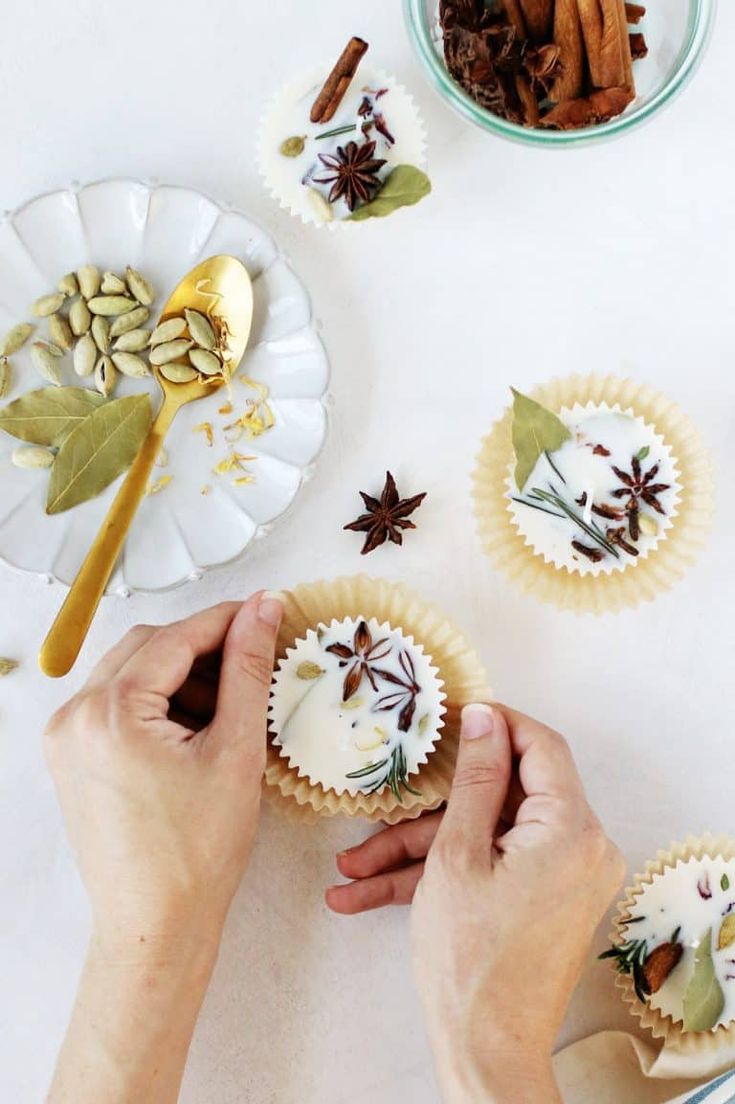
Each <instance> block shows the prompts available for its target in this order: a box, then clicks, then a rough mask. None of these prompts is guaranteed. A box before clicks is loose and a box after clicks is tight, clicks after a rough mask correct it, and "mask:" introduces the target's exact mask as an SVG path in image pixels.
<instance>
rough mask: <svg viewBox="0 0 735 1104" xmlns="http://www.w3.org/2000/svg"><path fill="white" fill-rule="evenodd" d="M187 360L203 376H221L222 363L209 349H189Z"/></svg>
mask: <svg viewBox="0 0 735 1104" xmlns="http://www.w3.org/2000/svg"><path fill="white" fill-rule="evenodd" d="M189 360H190V361H191V363H192V364H193V365H194V367H195V368H196V370H197V372H201V373H202V375H203V376H221V375H222V361H221V360H220V359H219V357H218V356H217V355H216V354H215V353H210V351H209V349H190V350H189Z"/></svg>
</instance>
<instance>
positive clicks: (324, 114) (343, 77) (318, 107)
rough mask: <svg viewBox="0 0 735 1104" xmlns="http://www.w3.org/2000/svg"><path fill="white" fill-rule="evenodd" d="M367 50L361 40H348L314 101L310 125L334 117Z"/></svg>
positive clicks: (327, 120) (365, 43) (324, 121)
mask: <svg viewBox="0 0 735 1104" xmlns="http://www.w3.org/2000/svg"><path fill="white" fill-rule="evenodd" d="M367 50H368V44H367V42H363V40H362V39H361V38H351V39H350V41H349V42H348V43H347V45H346V46H345V48H344V50H343V51H342V53H341V54H340V56H339V58H338V60H337V64H336V65H335V67H334V69H332V72H331V73H330V74H329V76H328V77H327V79H326V81H325V82H324V87H323V88H322V90H321V92H320V93H319V95H318V96H317V98H316V99H315V100H314V105H313V107H312V109H311V114H310V116H309V118H310V119H311V121H312V123H328V122H329V120H330V119H331V118H332V117H333V116H334V113H335V111H336V110H337V108H338V107H339V105H340V104H341V103H342V100H343V99H344V95H345V93H346V91H347V89H348V88H349V87H350V85H351V84H352V78H353V77H354V75H355V73H356V72H357V67H358V65H359V64H360V62H361V61H362V59H363V58H364V56H365V54H366V53H367Z"/></svg>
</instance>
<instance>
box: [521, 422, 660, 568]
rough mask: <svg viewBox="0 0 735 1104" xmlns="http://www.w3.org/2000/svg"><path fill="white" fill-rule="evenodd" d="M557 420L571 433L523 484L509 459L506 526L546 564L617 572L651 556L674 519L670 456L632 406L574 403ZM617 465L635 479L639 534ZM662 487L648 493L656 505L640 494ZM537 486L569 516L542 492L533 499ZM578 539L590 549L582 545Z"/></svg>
mask: <svg viewBox="0 0 735 1104" xmlns="http://www.w3.org/2000/svg"><path fill="white" fill-rule="evenodd" d="M559 418H560V419H561V421H562V422H564V424H565V425H566V426H567V428H568V429H569V431H570V437H569V439H568V440H567V441H565V442H564V444H563V445H562V446H561V448H559V449H557V450H556V451H555V452H553V453H551V454H549V455H547V454H546V453H542V454H541V456H540V457H539V459H538V460H537V462H536V465H535V467H534V469H533V471H532V472H531V475H530V476H529V479H528V481H527V482H526V485H525V487H524V488H523V489H522V490H519V488H518V487H517V486H516V482H515V461H514V462H513V464H512V465H511V468H510V470H509V474H508V479H507V483H506V497H507V499H508V510H509V512H510V515H511V519H512V524H513V525H514V526H515V527H516V529H517V530H518V532H519V533H520V534H521V535H522V536H523V537H524V539H525V542H526V544H527V545H529V546H530V547H531V548H532V549H533V550H534V552H535V553H537V554H538V555H540V556H543V558H544V560H545V561H546V563H553V564H554V565H555V566H556V567H559V568H566V570H567V571H573V572H578V573H579V574H582V575H587V574H590V575H597V574H599V573H601V572H605V573H607V574H610V573H611V572H613V571H623V570H625V568H627V567H630V566H631V565H633V564H635V563H636V562H637V561H638V559H642V558H645V557H646V556H648V555H650V554H651V553H652V552H653V551H654V550H655V548H656V547H657V545H658V544H659V542H660V541H662V540H665V538H666V531H667V530H668V529H670V528H671V526H672V524H673V521H672V519H673V518H674V517H675V516H676V513H677V510H676V506H677V502H678V501H679V498H680V493H681V487H680V484H679V482H678V478H679V473H678V471H677V467H676V460H675V457H673V456H672V455H671V450H670V448H669V447H668V446H667V445H666V443H665V442H664V440H663V438H662V437H660V436H659V435H658V434H657V433H656V431H655V429H654V428H653V427H652V426H650V425H647V424H646V423H645V422H644V421H643V419H642V418H640V417H637V416H636V415H635V414H634V413H633V411H631V410H626V411H623V410H621V409H620V407H619V406H615V407H609V406H607V404H604V403H603V404H600V405H595V404H593V403H588V405H587V406H584V407H583V406H581V405H579V404H576V405H575V406H574V407H573V408H572V409H568V408H566V407H565V408H564V409H562V410H561V411H560V413H559ZM634 458H639V459H637V460H634ZM636 463H637V465H638V469H639V472H640V475H639V477H638V478H636V477H635V470H636V469H635V465H636ZM616 468H617V469H618V472H623V473H625V474H626V475H627V476H628V477H630V478H632V479H633V482H634V483H636V484H637V488H636V496H635V497H636V502H637V507H638V519H639V532H638V535H637V538H635V539H634V537H633V536H632V535H631V529H630V524H629V521H630V519H629V516H628V514H627V513H626V507H627V506H628V504H629V503H630V502H631V495H630V494H629V493H628V490H627V489H626V487H627V484H626V481H625V480H624V479H623V478H621V476H620V475H618V474H616V471H615V469H616ZM646 479H648V482H647V483H646V482H645V481H646ZM660 486H665V487H666V489H665V490H662V491H657V493H656V494H655V495H654V496H653V497H654V500H655V503H656V504H657V506H658V508H656V505H654V503H652V502H646V500H645V499H646V494H644V493H643V492H647V488H648V487H650V488H654V489H656V488H658V487H660ZM538 491H540V492H541V493H542V494H543V495H545V496H548V495H550V494H553V495H555V496H557V497H559V498H561V499H562V500H563V501H564V503H565V504H566V506H567V508H568V510H570V511H571V512H572V514H573V515H574V517H570V516H569V514H568V513H567V512H565V511H564V509H562V508H561V507H560V506H559V505H558V503H555V502H551V501H549V499H548V497H546V498H545V499H544V500H539V499H538V498H537V497H535V494H536V492H538ZM649 498H650V496H649ZM600 510H603V511H605V510H607V511H609V510H612V511H615V512H618V513H619V514H620V517H619V518H610V517H607V516H601V515H600V513H599V511H600ZM580 523H581V524H580ZM585 527H586V528H585ZM590 528H591V529H592V530H593V531H594V532H595V533H597V535H598V537H601V538H602V539H603V540H604V541H606V542H607V543H608V544H612V545H613V550H611V549H610V548H609V547H605V545H604V544H603V543H601V542H600V540H596V539H595V537H593V536H592V535H591V534H590V532H589V530H590ZM609 530H612V531H613V533H614V531H616V530H618V531H621V530H622V537H623V540H624V542H625V543H624V544H618V543H617V542H616V538H615V536H614V535H613V536H612V537H609V536H608V531H609ZM580 544H581V545H583V546H584V549H587V550H591V552H590V551H587V552H585V551H584V550H582V549H580V547H579V545H580ZM626 546H627V547H626ZM631 548H633V549H635V551H636V552H637V556H636V555H634V554H633V552H632V551H631V550H630V549H631Z"/></svg>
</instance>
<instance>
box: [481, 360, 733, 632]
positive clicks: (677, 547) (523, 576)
mask: <svg viewBox="0 0 735 1104" xmlns="http://www.w3.org/2000/svg"><path fill="white" fill-rule="evenodd" d="M531 398H533V399H535V400H536V401H537V402H540V403H542V404H543V405H544V406H546V407H547V408H548V409H550V410H553V411H555V412H558V411H560V410H561V409H562V408H563V407H569V408H571V407H573V406H574V404H575V403H580V404H581V405H583V406H584V405H586V404H587V403H595V404H600V403H607V404H608V406H611V407H613V406H615V405H616V404H618V405H619V407H620V409H621V410H622V411H624V412H625V411H632V412H633V413H634V414H636V415H639V416H640V417H642V418H643V419H644V421H645V422H647V423H648V424H649V425H651V426H653V427H654V429H655V430H656V433H658V434H659V435H660V436H662V437H663V439H664V441H665V443H666V444H667V445H668V446H670V448H671V452H672V456H673V459H674V461H675V462H676V466H677V469H678V471H679V482H680V484H681V497H680V499H679V502H678V503H677V512H676V516H674V517H673V518H672V522H673V524H672V525H671V527H670V528H669V529H667V530H666V537H665V540H661V541H660V542H659V544H658V545H657V546H656V548H655V549H652V550H651V551H650V552H649V553H648V555H647V556H646V557H641V559H640V560H639V561H638V562H636V563H632V564H629V565H628V566H626V567H625V568H624V569H623V570H622V571H614V572H611V573H610V574H599V575H582V574H580V573H578V572H575V571H569V570H568V569H567V568H566V567H562V568H560V567H556V566H554V564H552V563H547V562H545V561H544V558H543V556H541V555H539V554H537V553H535V552H534V551H533V549H532V548H530V547H529V546H528V544H527V543H526V541H525V538H524V537H523V536H522V534H521V533H519V532H518V530H517V529H516V528H515V527H514V525H513V522H512V518H511V514H510V511H509V510H508V500H507V498H506V481H507V478H508V471H509V468H510V465H511V463H512V461H513V455H514V454H513V443H512V439H511V427H512V422H513V412H512V409H511V408H509V409H508V410H507V411H506V413H505V414H504V416H503V417H502V418H501V419H500V420H499V421H497V422H496V423H495V425H494V426H493V428H492V430H491V431H490V433H489V434H488V436H487V437H486V438H485V439H484V441H483V442H482V447H481V449H480V454H479V456H478V459H477V466H476V468H475V471H474V473H473V477H472V482H473V487H472V498H473V508H474V513H475V516H476V518H477V523H478V533H479V536H480V540H481V541H482V546H483V549H484V551H485V552H486V553H487V554H488V556H490V558H491V559H492V560H493V562H494V563H495V565H496V566H497V567H499V568H500V569H501V570H502V571H504V572H505V574H506V575H507V576H508V578H510V579H511V580H512V581H513V582H514V583H517V584H518V585H519V586H520V587H521V588H522V589H523V590H524V591H526V592H527V593H530V594H533V595H534V596H535V597H537V598H540V599H541V601H544V602H548V603H551V604H552V605H555V606H557V607H558V608H559V609H564V610H570V611H572V612H574V613H596V614H601V613H605V612H617V611H619V610H621V609H624V608H626V607H633V606H637V605H638V604H639V603H641V602H644V601H651V600H653V599H654V598H655V597H656V595H657V594H658V593H660V592H661V591H665V590H668V589H669V588H670V587H672V586H673V585H674V583H675V582H676V581H677V580H678V579H680V578H681V576H682V575H683V574H684V572H685V570H686V568H687V567H688V566H689V565H690V564H691V563H692V562H693V561H694V559H695V558H696V556H697V554H698V553H699V551H700V549H701V547H702V545H703V544H704V542H705V540H706V538H707V535H708V533H709V530H710V527H711V524H712V515H713V512H714V479H713V470H712V462H711V459H710V457H709V455H708V453H707V451H706V449H705V447H704V445H703V443H702V440H701V438H700V436H699V434H698V433H697V431H696V430H695V428H694V426H693V425H692V423H691V422H690V421H689V419H688V418H687V416H686V415H685V414H684V413H683V411H682V410H681V409H680V408H679V407H678V406H677V405H676V404H675V403H673V402H672V401H671V400H669V399H667V398H666V397H665V396H664V395H661V394H660V393H658V392H656V391H654V390H653V389H652V388H650V387H647V386H646V385H642V384H638V383H636V382H635V381H633V380H629V379H621V378H619V377H617V376H611V375H608V376H599V375H589V376H581V375H573V376H567V377H565V378H564V379H553V380H551V381H550V382H549V383H545V384H543V385H541V386H540V387H537V388H536V389H535V390H534V391H532V392H531Z"/></svg>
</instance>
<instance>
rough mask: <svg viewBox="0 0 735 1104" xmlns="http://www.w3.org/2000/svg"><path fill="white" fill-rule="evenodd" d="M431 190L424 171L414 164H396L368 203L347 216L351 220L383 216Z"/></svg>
mask: <svg viewBox="0 0 735 1104" xmlns="http://www.w3.org/2000/svg"><path fill="white" fill-rule="evenodd" d="M430 191H431V181H430V180H429V178H428V176H427V175H426V173H425V172H422V171H421V169H417V168H416V167H415V166H414V165H396V167H395V169H393V171H392V172H391V173H390V174H389V175H388V176H387V177H386V179H385V183H384V184H383V186H382V188H381V189H380V191H379V192H378V194H377V195H376V197H375V199H373V200H371V201H370V203H365V204H364V205H363V206H362V207H358V208H357V210H356V211H353V212H352V214H351V215H350V216H349V217H350V219H352V221H353V222H361V221H362V220H363V219H369V218H384V217H385V216H386V215H391V214H393V212H394V211H397V210H398V208H399V207H412V206H413V204H414V203H418V202H419V200H421V199H423V198H424V197H425V196H427V195H428V194H429V192H430Z"/></svg>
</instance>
